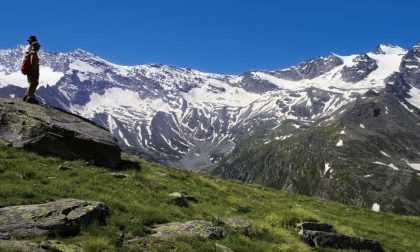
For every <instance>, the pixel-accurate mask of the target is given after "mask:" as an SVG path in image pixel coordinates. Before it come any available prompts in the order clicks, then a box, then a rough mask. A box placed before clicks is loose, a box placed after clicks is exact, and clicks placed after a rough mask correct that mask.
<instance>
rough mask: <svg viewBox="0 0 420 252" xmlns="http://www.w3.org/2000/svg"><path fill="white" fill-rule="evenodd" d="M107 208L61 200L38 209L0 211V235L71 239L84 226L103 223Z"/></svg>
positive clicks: (29, 207)
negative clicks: (66, 237)
mask: <svg viewBox="0 0 420 252" xmlns="http://www.w3.org/2000/svg"><path fill="white" fill-rule="evenodd" d="M107 213H108V208H107V207H106V205H105V204H104V203H101V202H92V201H84V200H77V199H62V200H58V201H53V202H48V203H45V204H38V205H20V206H9V207H3V208H0V233H2V234H3V237H10V236H13V235H19V236H22V235H26V236H34V235H43V234H59V235H72V234H77V233H78V232H79V229H80V226H81V225H82V224H83V223H87V222H90V221H92V220H98V221H104V219H105V217H106V215H107Z"/></svg>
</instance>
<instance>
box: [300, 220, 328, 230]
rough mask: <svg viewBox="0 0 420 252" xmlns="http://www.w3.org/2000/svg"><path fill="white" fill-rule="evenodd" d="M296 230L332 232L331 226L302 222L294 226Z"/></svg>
mask: <svg viewBox="0 0 420 252" xmlns="http://www.w3.org/2000/svg"><path fill="white" fill-rule="evenodd" d="M296 227H297V228H300V229H305V230H316V231H324V232H333V229H334V228H333V226H332V225H330V224H327V223H319V222H302V223H298V224H297V225H296Z"/></svg>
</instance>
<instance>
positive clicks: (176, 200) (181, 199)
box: [169, 192, 198, 207]
mask: <svg viewBox="0 0 420 252" xmlns="http://www.w3.org/2000/svg"><path fill="white" fill-rule="evenodd" d="M169 196H171V197H173V199H172V200H171V201H169V203H170V204H174V205H177V206H179V207H188V205H189V203H188V202H190V201H192V202H195V203H197V202H198V201H197V199H196V198H195V197H194V196H192V195H187V194H184V193H180V192H173V193H171V194H169Z"/></svg>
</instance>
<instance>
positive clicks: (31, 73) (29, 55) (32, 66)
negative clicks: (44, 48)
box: [21, 35, 41, 104]
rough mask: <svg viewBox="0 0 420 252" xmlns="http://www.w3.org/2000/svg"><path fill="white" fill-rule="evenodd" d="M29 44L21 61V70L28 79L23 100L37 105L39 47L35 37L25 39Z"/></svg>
mask: <svg viewBox="0 0 420 252" xmlns="http://www.w3.org/2000/svg"><path fill="white" fill-rule="evenodd" d="M27 41H28V43H29V47H28V50H27V51H26V52H25V58H24V60H23V63H22V66H21V70H22V73H23V74H26V75H27V77H28V83H29V87H28V90H26V93H25V96H24V97H23V100H24V101H26V102H28V103H34V104H39V101H38V100H37V99H36V98H35V90H36V88H37V87H38V84H39V58H38V51H39V49H40V48H41V45H40V44H39V43H38V40H37V38H36V37H35V36H33V35H31V36H29V38H28V39H27Z"/></svg>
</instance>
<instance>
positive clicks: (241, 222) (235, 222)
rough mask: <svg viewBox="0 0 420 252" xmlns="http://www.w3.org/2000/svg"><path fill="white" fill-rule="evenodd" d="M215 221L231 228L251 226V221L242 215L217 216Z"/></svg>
mask: <svg viewBox="0 0 420 252" xmlns="http://www.w3.org/2000/svg"><path fill="white" fill-rule="evenodd" d="M217 222H218V223H220V224H223V225H226V226H229V227H232V228H247V227H250V226H251V223H250V222H249V221H248V220H247V219H245V218H244V217H242V216H232V217H225V218H217Z"/></svg>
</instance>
